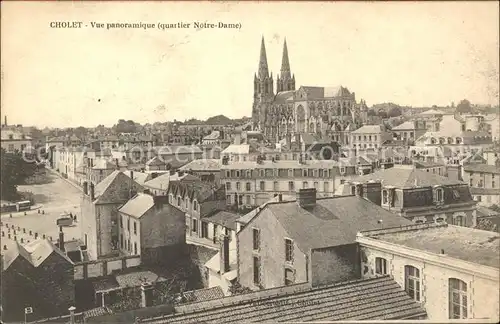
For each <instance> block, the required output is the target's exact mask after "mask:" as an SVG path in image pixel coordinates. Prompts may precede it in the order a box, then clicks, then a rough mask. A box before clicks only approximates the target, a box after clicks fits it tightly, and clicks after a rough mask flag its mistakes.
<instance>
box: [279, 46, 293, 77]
mask: <svg viewBox="0 0 500 324" xmlns="http://www.w3.org/2000/svg"><path fill="white" fill-rule="evenodd" d="M280 77H281V78H282V79H283V78H291V75H290V61H289V60H288V48H287V46H286V38H285V43H284V44H283V58H282V60H281V75H280Z"/></svg>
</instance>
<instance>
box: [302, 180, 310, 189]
mask: <svg viewBox="0 0 500 324" xmlns="http://www.w3.org/2000/svg"><path fill="white" fill-rule="evenodd" d="M308 186H309V184H308V183H307V181H304V182H302V189H307V187H308Z"/></svg>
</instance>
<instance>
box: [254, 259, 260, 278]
mask: <svg viewBox="0 0 500 324" xmlns="http://www.w3.org/2000/svg"><path fill="white" fill-rule="evenodd" d="M253 283H254V284H255V285H260V259H259V257H257V256H254V257H253Z"/></svg>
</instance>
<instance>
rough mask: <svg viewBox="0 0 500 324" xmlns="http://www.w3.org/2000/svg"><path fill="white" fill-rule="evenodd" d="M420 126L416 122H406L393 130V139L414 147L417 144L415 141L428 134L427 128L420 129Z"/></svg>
mask: <svg viewBox="0 0 500 324" xmlns="http://www.w3.org/2000/svg"><path fill="white" fill-rule="evenodd" d="M420 126H421V125H419V123H418V122H416V121H406V122H404V123H402V124H401V125H398V126H396V127H393V128H392V129H391V132H392V134H393V135H392V137H393V139H396V140H401V141H403V144H405V145H413V144H414V143H415V139H417V138H419V137H420V136H422V135H424V134H425V132H426V129H425V128H419V127H420Z"/></svg>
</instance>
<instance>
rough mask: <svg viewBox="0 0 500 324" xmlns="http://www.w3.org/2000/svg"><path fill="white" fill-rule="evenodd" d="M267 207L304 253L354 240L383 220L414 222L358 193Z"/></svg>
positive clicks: (392, 223) (390, 224) (393, 223)
mask: <svg viewBox="0 0 500 324" xmlns="http://www.w3.org/2000/svg"><path fill="white" fill-rule="evenodd" d="M266 209H267V210H269V212H270V213H271V214H272V215H274V217H276V219H277V220H278V221H279V223H280V224H281V226H283V228H284V229H285V231H286V232H287V233H288V235H289V236H290V238H291V239H293V240H294V241H295V242H296V243H297V245H298V247H299V248H300V249H301V251H303V252H306V251H308V250H309V249H312V248H323V247H329V246H338V245H344V244H351V243H354V242H355V241H356V234H357V233H358V232H359V231H363V230H369V229H376V228H380V226H381V225H380V223H379V221H380V220H382V224H384V226H387V227H395V226H401V225H408V224H411V222H410V221H409V220H406V219H404V218H403V217H399V216H397V215H395V214H393V213H391V212H389V211H387V210H385V209H383V208H382V207H380V206H377V205H375V204H374V203H372V202H371V201H368V200H365V199H363V198H360V197H357V196H341V197H333V198H322V199H317V200H316V205H315V206H314V207H311V208H307V209H306V208H302V207H300V206H299V204H298V203H297V202H295V201H292V202H281V203H270V204H268V205H267V206H266V207H265V208H264V210H266ZM267 216H268V215H265V216H264V217H267ZM257 217H261V215H258V216H257Z"/></svg>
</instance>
